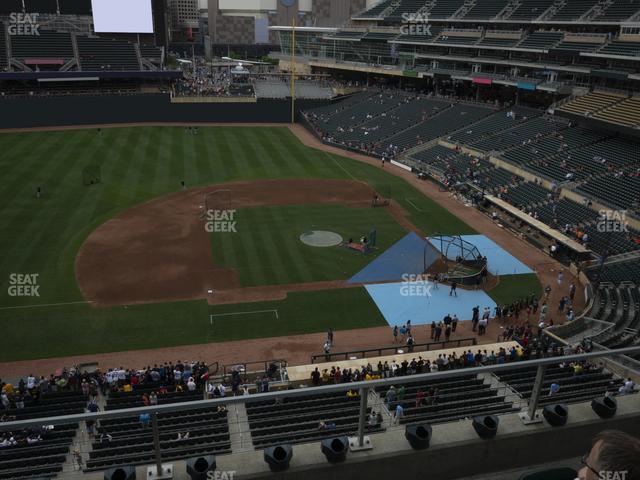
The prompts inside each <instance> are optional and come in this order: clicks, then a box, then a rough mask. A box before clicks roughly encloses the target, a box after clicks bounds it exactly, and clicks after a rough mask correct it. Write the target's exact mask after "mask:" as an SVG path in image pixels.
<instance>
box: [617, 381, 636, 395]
mask: <svg viewBox="0 0 640 480" xmlns="http://www.w3.org/2000/svg"><path fill="white" fill-rule="evenodd" d="M635 386H636V384H635V382H634V381H633V380H631V379H630V378H627V380H626V381H625V382H624V385H622V386H621V387H620V389H619V390H618V391H619V392H620V393H621V394H623V395H624V394H627V393H633V390H634V389H635Z"/></svg>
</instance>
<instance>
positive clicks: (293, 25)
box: [291, 17, 296, 123]
mask: <svg viewBox="0 0 640 480" xmlns="http://www.w3.org/2000/svg"><path fill="white" fill-rule="evenodd" d="M295 61H296V18H295V17H293V19H292V20H291V123H295V122H296V107H295V105H296V84H295V82H296V63H295Z"/></svg>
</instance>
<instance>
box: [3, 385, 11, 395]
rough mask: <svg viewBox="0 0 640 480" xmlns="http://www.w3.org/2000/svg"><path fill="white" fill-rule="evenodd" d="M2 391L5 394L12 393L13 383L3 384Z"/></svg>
mask: <svg viewBox="0 0 640 480" xmlns="http://www.w3.org/2000/svg"><path fill="white" fill-rule="evenodd" d="M2 391H3V392H4V393H6V394H7V395H13V385H12V384H10V383H7V384H5V386H4V387H2Z"/></svg>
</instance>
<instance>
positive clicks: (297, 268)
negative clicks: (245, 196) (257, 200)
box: [265, 207, 313, 283]
mask: <svg viewBox="0 0 640 480" xmlns="http://www.w3.org/2000/svg"><path fill="white" fill-rule="evenodd" d="M265 213H266V215H265V216H268V218H269V219H270V220H271V228H270V229H269V233H270V235H266V236H267V237H268V238H269V241H270V242H271V243H272V245H273V247H272V251H273V252H274V258H273V261H274V262H273V263H274V269H275V270H276V272H277V277H278V283H306V282H310V281H312V280H313V275H311V273H310V272H309V266H308V264H307V262H306V261H305V257H304V256H303V255H302V252H301V251H300V250H299V246H300V240H299V239H298V238H297V237H296V236H295V232H292V231H291V224H292V222H291V218H290V217H289V216H288V215H285V214H284V210H282V209H279V208H277V207H274V208H268V209H266V212H265ZM300 233H302V232H300Z"/></svg>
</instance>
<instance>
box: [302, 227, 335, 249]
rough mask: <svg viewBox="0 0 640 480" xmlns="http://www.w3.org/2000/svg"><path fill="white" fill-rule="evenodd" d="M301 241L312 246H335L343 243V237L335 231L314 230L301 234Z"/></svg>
mask: <svg viewBox="0 0 640 480" xmlns="http://www.w3.org/2000/svg"><path fill="white" fill-rule="evenodd" d="M300 241H301V242H302V243H304V244H306V245H310V246H312V247H335V246H336V245H340V244H341V243H342V237H341V236H340V235H338V234H337V233H334V232H327V231H324V230H312V231H310V232H305V233H303V234H302V235H300Z"/></svg>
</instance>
